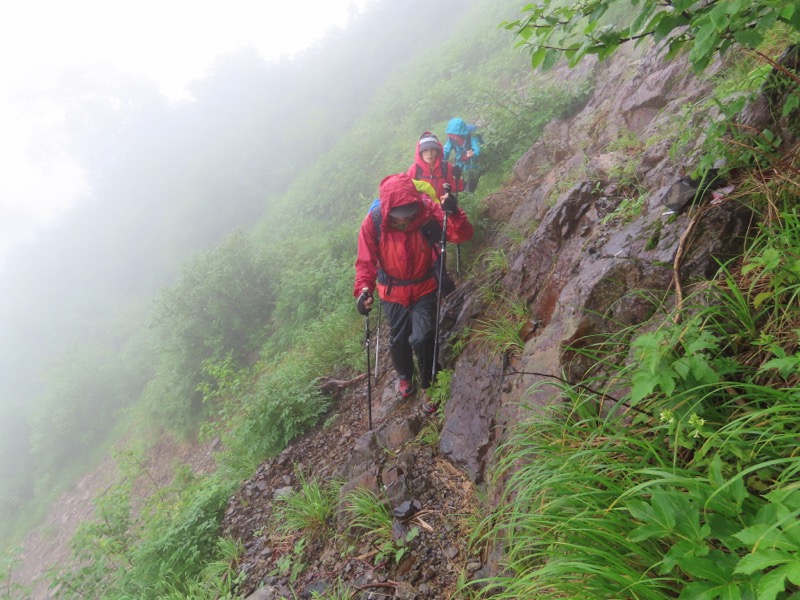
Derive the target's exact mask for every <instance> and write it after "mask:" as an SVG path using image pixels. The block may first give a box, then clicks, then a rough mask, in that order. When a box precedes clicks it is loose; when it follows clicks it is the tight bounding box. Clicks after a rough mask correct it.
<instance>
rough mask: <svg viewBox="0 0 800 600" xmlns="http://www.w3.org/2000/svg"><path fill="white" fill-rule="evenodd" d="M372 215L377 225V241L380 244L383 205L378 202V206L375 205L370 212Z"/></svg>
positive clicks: (373, 222) (373, 221)
mask: <svg viewBox="0 0 800 600" xmlns="http://www.w3.org/2000/svg"><path fill="white" fill-rule="evenodd" d="M369 214H370V215H371V216H372V224H373V225H374V226H375V241H376V242H377V243H378V244H379V245H380V243H381V221H383V215H382V214H381V205H380V204H378V205H377V206H375V207H373V209H372V210H371V211H370V212H369Z"/></svg>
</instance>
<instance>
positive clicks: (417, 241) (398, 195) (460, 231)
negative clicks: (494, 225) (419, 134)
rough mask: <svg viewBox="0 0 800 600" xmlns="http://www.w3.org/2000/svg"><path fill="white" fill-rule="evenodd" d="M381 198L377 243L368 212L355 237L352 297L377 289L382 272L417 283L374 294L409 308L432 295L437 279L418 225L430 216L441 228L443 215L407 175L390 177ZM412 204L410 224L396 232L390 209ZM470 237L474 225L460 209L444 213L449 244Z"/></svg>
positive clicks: (383, 184) (382, 288)
mask: <svg viewBox="0 0 800 600" xmlns="http://www.w3.org/2000/svg"><path fill="white" fill-rule="evenodd" d="M379 196H380V199H381V217H382V218H381V234H380V245H379V244H378V240H377V236H376V235H375V223H374V221H373V220H372V215H371V214H367V216H366V218H365V219H364V220H363V221H362V223H361V229H360V230H359V233H358V258H357V259H356V264H355V267H356V279H355V284H354V286H353V296H355V297H358V296H360V295H361V291H362V289H363V288H367V289H368V290H369V291H370V293H372V292H373V291H374V290H375V286H376V282H377V277H378V268H380V269H382V270H383V271H384V272H385V273H386V274H387V275H389V276H390V277H392V278H393V279H395V280H402V281H415V280H419V281H418V282H417V283H411V284H408V285H399V284H398V283H394V284H393V285H391V286H387V285H384V284H380V283H379V284H377V287H378V293H379V294H380V297H381V298H382V299H383V300H385V301H387V302H395V303H397V304H402V305H403V306H409V305H410V304H413V303H414V302H416V301H417V300H419V299H420V298H421V297H422V296H426V295H427V294H430V293H431V292H434V291H436V278H435V277H434V276H433V261H434V252H433V251H432V250H431V245H430V244H429V243H428V241H427V240H426V239H425V236H424V235H423V234H422V231H421V230H420V227H421V226H422V225H423V224H425V223H427V222H428V221H429V220H430V219H431V218H434V219H436V220H437V221H438V222H439V225H442V224H443V222H444V213H443V212H442V207H441V206H440V205H439V204H438V203H436V202H433V201H432V200H430V199H429V198H428V197H427V196H426V195H425V194H421V193H420V192H418V191H417V188H416V187H415V186H414V182H413V181H412V179H411V177H410V176H409V175H407V174H405V173H398V174H396V175H389V176H388V177H386V178H385V179H384V180H383V181H381V185H380V189H379ZM411 203H418V204H419V209H418V210H417V214H416V216H415V218H414V220H413V221H412V222H411V223H410V224H409V226H408V227H407V228H406V229H405V230H404V231H400V230H398V229H394V228H393V227H392V226H391V223H390V220H389V211H390V210H392V208H394V207H396V206H402V205H404V204H411ZM472 233H473V229H472V223H470V222H469V219H468V218H467V215H466V213H465V212H464V211H463V210H462V209H461V208H460V207H459V208H458V210H457V211H456V212H455V213H454V214H452V215H447V241H448V242H451V243H454V244H459V243H461V242H466V241H468V240H469V239H470V238H472ZM389 288H391V290H389Z"/></svg>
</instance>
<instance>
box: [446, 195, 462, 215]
mask: <svg viewBox="0 0 800 600" xmlns="http://www.w3.org/2000/svg"><path fill="white" fill-rule="evenodd" d="M442 210H443V211H444V212H446V213H447V214H450V215H452V214H453V213H454V212H456V211H457V210H458V198H456V195H455V194H453V193H452V192H447V193H446V194H445V195H444V196H442Z"/></svg>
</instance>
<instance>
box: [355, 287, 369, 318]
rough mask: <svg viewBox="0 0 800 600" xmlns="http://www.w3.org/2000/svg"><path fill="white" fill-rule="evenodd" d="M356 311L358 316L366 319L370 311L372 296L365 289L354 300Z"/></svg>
mask: <svg viewBox="0 0 800 600" xmlns="http://www.w3.org/2000/svg"><path fill="white" fill-rule="evenodd" d="M367 300H369V304H368V305H365V303H366V302H367ZM356 310H357V311H358V314H360V315H362V316H364V317H366V316H367V315H368V314H369V311H371V310H372V294H370V293H369V290H368V289H367V288H364V289H363V290H362V292H361V295H360V296H359V297H358V300H356Z"/></svg>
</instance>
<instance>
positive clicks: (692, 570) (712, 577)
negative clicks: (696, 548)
mask: <svg viewBox="0 0 800 600" xmlns="http://www.w3.org/2000/svg"><path fill="white" fill-rule="evenodd" d="M731 558H733V560H730V559H731ZM734 561H735V558H734V557H731V555H730V554H724V553H723V552H720V551H719V550H715V551H713V552H711V553H709V555H708V556H707V557H694V558H690V557H687V558H685V559H683V560H681V561H679V562H678V565H679V566H680V568H681V569H683V571H685V572H686V573H688V574H689V575H691V576H692V577H695V578H697V579H706V580H708V581H713V582H715V583H723V584H727V583H729V582H730V580H731V578H732V577H733V573H734V570H733V567H734V564H733V562H734Z"/></svg>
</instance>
